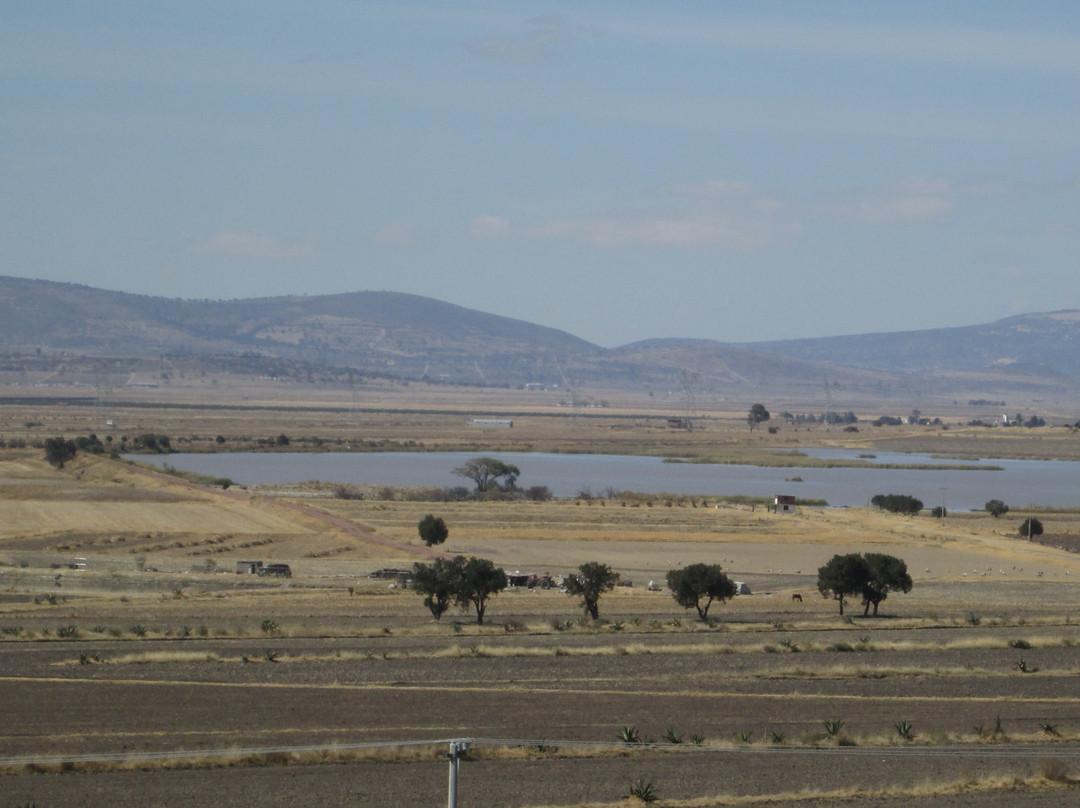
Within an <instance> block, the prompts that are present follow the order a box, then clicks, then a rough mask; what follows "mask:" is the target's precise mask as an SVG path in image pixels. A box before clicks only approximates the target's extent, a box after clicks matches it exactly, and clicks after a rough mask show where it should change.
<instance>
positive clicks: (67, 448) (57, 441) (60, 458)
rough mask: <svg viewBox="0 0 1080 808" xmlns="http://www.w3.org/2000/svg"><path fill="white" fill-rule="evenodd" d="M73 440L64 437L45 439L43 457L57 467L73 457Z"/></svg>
mask: <svg viewBox="0 0 1080 808" xmlns="http://www.w3.org/2000/svg"><path fill="white" fill-rule="evenodd" d="M75 451H76V449H75V442H74V441H70V440H65V439H64V438H46V439H45V459H46V460H48V461H49V463H51V464H52V465H54V466H56V467H57V468H58V469H62V468H63V467H64V464H65V463H66V462H68V461H69V460H71V459H72V458H73V457H75Z"/></svg>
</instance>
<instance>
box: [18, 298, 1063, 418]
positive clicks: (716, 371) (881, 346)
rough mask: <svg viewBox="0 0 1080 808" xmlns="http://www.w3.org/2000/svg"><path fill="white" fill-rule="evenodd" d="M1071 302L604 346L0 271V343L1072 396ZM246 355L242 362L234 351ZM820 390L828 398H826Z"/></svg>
mask: <svg viewBox="0 0 1080 808" xmlns="http://www.w3.org/2000/svg"><path fill="white" fill-rule="evenodd" d="M1078 347H1080V311H1060V312H1051V313H1042V314H1025V315H1020V316H1015V317H1010V318H1007V319H1004V320H998V321H996V322H991V323H988V324H985V325H977V326H965V327H957V328H940V329H932V330H918V331H904V332H894V333H881V334H861V335H850V336H837V337H822V338H813V339H796V340H782V341H773V342H755V343H742V344H732V343H722V342H716V341H712V340H700V339H679V338H660V339H650V340H645V341H642V342H635V343H632V344H629V345H623V346H620V347H617V348H603V347H600V346H598V345H594V344H592V343H589V342H587V341H585V340H583V339H579V338H578V337H575V336H573V335H571V334H568V333H566V332H565V331H560V330H557V329H553V328H546V327H544V326H540V325H536V324H533V323H528V322H525V321H522V320H515V319H511V318H507V317H500V316H498V315H494V314H488V313H484V312H480V311H475V310H473V309H469V308H465V307H462V306H457V305H453V304H450V303H445V302H442V301H439V300H434V299H431V298H426V297H421V296H417V295H410V294H402V293H398V292H371V291H365V292H353V293H346V294H337V295H312V296H288V297H267V298H252V299H243V300H229V301H211V300H179V299H170V298H162V297H150V296H144V295H134V294H127V293H123V292H114V291H107V290H103V289H96V288H93V287H89V286H82V285H76V284H66V283H56V282H52V281H40V280H30V279H24V278H14V277H0V354H3V355H4V356H5V357H7V359H8V363H9V367H10V366H11V365H10V361H11V358H12V357H37V358H38V361H39V362H45V361H48V357H54V356H58V355H63V356H67V357H71V356H81V357H90V358H94V357H98V358H101V357H111V358H128V359H138V358H155V357H162V356H168V357H188V358H199V357H202V358H206V359H207V360H208V361H209V360H210V358H213V361H214V362H215V363H216V366H217V367H219V368H220V367H222V366H223V364H224V365H225V366H227V365H228V364H229V361H230V360H232V361H234V362H237V363H240V364H244V363H246V364H247V365H250V363H251V361H252V360H253V359H259V358H262V359H266V360H280V361H287V362H290V363H299V364H302V365H304V366H307V367H309V368H311V367H316V368H318V367H322V368H337V369H346V368H347V369H351V370H350V372H355V373H358V374H361V375H380V376H391V377H398V378H403V379H427V380H430V381H434V382H443V383H449V384H476V385H488V386H507V387H520V386H525V385H536V386H543V387H547V388H555V387H559V388H560V389H563V390H570V391H571V395H577V394H580V393H581V391H585V390H587V391H589V392H590V394H600V393H601V392H602V391H609V390H610V391H616V390H635V391H653V390H657V391H672V390H675V391H680V392H681V393H682V394H684V395H686V396H692V395H709V396H722V397H725V398H730V399H733V400H745V399H755V398H763V397H765V396H766V395H770V396H784V397H786V398H787V399H789V400H793V401H807V402H813V401H822V402H823V401H824V398H825V397H826V396H828V399H829V403H830V404H832V403H833V401H832V394H833V392H834V391H839V392H838V395H837V402H836V403H837V404H838V405H840V406H842V408H844V409H846V408H847V406H846V405H844V404H843V403H842V402H841V401H840V399H843V402H852V404H851V406H855V403H861V404H865V402H867V401H870V400H876V401H880V400H892V399H904V400H919V399H925V398H927V397H933V396H938V397H942V398H948V397H952V398H956V397H960V396H963V397H966V398H968V397H985V398H988V399H995V400H997V399H1004V398H1006V397H1009V398H1010V399H1013V400H1015V399H1017V398H1018V397H1019V398H1023V399H1027V400H1038V399H1039V398H1040V397H1053V398H1054V399H1055V400H1061V399H1064V398H1068V397H1071V396H1074V395H1075V393H1076V392H1077V391H1080V351H1078V350H1077V348H1078ZM241 360H242V361H241ZM823 390H824V392H825V396H823Z"/></svg>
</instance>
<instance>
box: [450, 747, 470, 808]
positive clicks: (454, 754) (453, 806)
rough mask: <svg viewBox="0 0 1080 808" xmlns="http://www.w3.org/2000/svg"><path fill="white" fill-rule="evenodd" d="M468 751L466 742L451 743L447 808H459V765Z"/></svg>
mask: <svg viewBox="0 0 1080 808" xmlns="http://www.w3.org/2000/svg"><path fill="white" fill-rule="evenodd" d="M468 751H469V745H468V744H467V743H465V742H464V741H450V751H449V752H447V753H446V757H447V759H448V760H449V761H450V790H449V792H448V794H447V796H446V808H457V778H458V765H459V764H460V761H461V758H462V756H463V755H464V754H465V753H466V752H468Z"/></svg>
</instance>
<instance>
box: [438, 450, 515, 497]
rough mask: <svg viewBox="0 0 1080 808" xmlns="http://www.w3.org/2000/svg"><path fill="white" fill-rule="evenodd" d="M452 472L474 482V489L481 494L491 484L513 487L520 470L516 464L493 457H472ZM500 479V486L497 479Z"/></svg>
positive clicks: (488, 488)
mask: <svg viewBox="0 0 1080 808" xmlns="http://www.w3.org/2000/svg"><path fill="white" fill-rule="evenodd" d="M454 474H456V475H458V476H459V477H467V478H469V479H470V480H472V481H473V483H475V484H476V491H477V493H479V494H483V493H485V492H487V491H489V490H490V489H491V488H492V486H497V487H502V488H505V489H513V488H514V485H515V484H516V482H517V478H518V477H520V476H521V471H520V470H519V469H518V467H517V466H514V465H511V464H509V463H504V462H502V461H501V460H497V459H496V458H494V457H474V458H472V459H471V460H467V461H465V465H464V466H459V467H458V468H456V469H454ZM500 480H502V483H501V486H500V483H499V481H500Z"/></svg>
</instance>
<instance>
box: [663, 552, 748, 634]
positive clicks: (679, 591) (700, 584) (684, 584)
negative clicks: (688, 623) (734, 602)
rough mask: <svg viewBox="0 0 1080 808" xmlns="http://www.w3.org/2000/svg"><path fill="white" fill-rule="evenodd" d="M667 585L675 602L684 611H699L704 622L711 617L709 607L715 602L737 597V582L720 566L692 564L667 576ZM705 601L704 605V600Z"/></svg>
mask: <svg viewBox="0 0 1080 808" xmlns="http://www.w3.org/2000/svg"><path fill="white" fill-rule="evenodd" d="M667 585H668V588H669V589H670V590H671V596H672V597H673V598H675V602H676V603H678V604H679V605H680V606H682V607H683V608H684V609H689V608H694V609H696V610H697V613H698V619H700V620H701V621H702V622H704V621H705V620H707V619H708V617H709V607H710V606H711V605H712V603H713V601H714V600H718V601H720V602H721V603H723V602H724V601H726V600H728V599H729V598H733V597H735V592H736V589H735V582H734V581H732V580H731V579H730V578H728V576H727V575H726V574H725V573H724V571H723V570H722V569H721V567H720V565H719V564H690V565H688V566H686V567H683V568H682V569H677V570H671V571H670V572H668V574H667ZM703 598H704V599H705V603H704V605H703V604H702V602H701V601H702V599H703Z"/></svg>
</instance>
